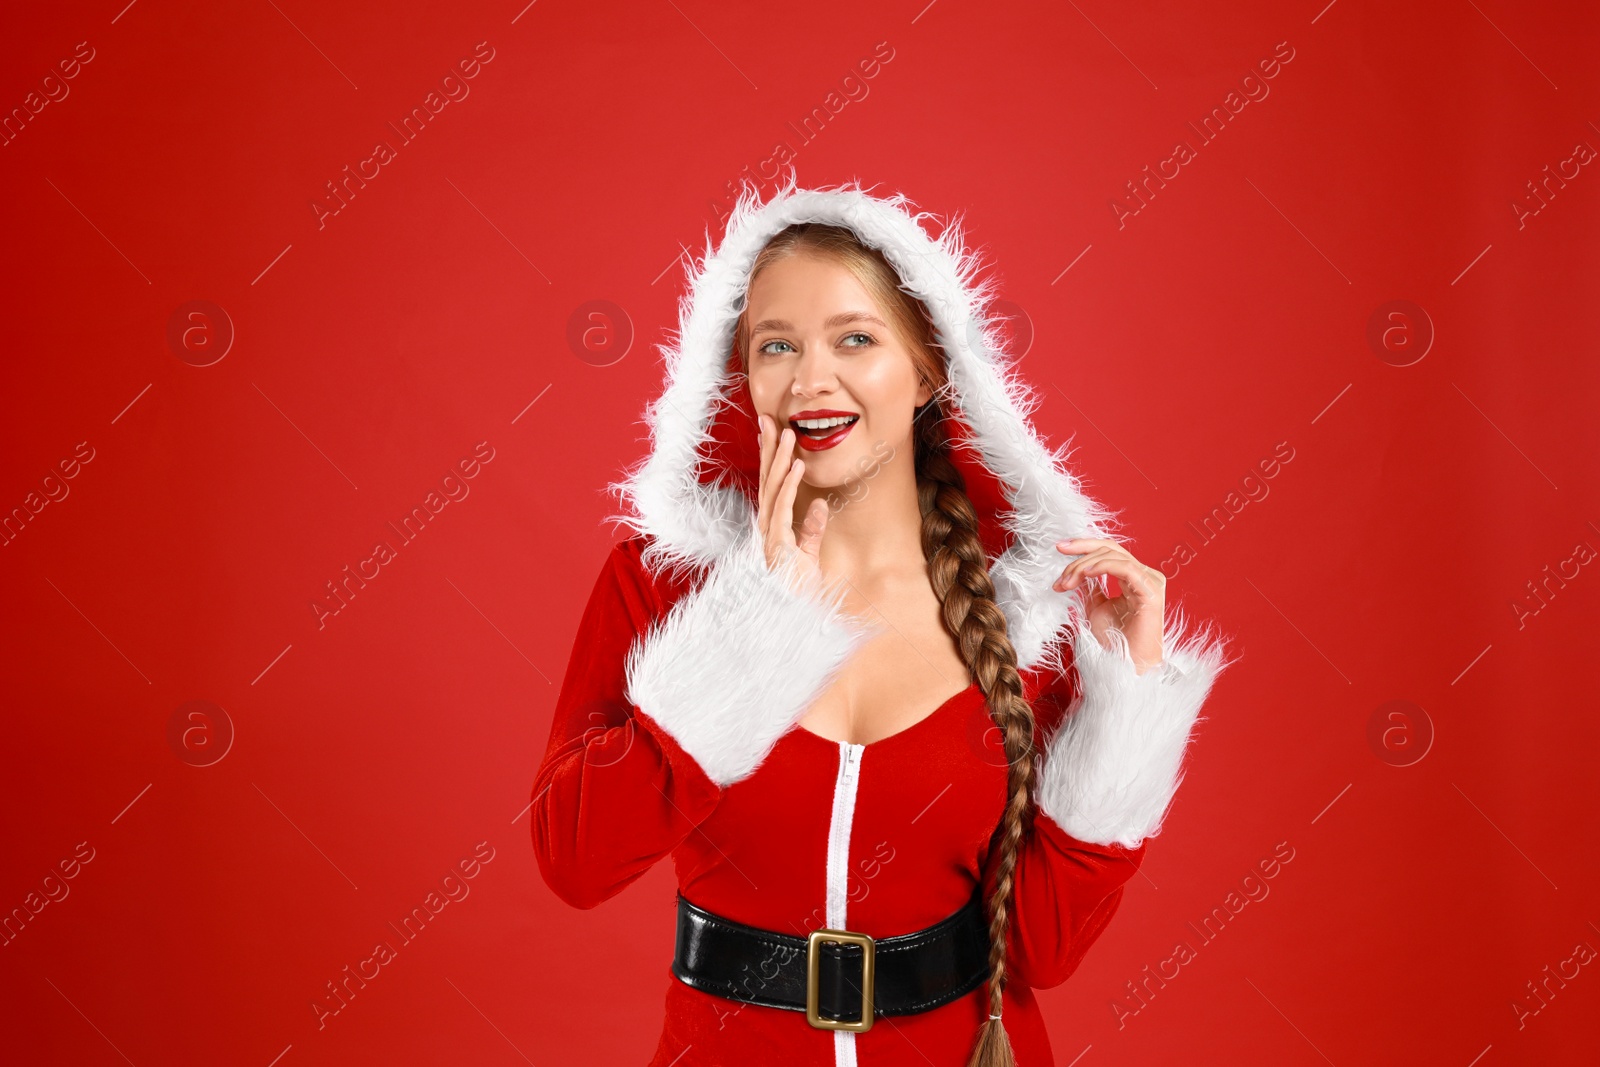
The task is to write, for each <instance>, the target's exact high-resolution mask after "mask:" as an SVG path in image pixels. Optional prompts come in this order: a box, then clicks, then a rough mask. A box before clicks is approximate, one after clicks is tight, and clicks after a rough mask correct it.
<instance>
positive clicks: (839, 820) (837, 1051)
mask: <svg viewBox="0 0 1600 1067" xmlns="http://www.w3.org/2000/svg"><path fill="white" fill-rule="evenodd" d="M866 751H867V746H865V745H852V744H850V743H848V742H845V741H841V742H839V775H838V777H837V778H836V779H835V780H834V784H833V814H832V816H831V818H830V819H829V821H828V893H827V905H826V911H827V918H826V920H825V922H826V925H827V927H828V928H829V929H830V930H848V929H849V927H848V926H847V925H846V923H848V922H849V920H850V916H849V907H850V830H851V827H852V826H853V825H854V823H855V817H856V786H857V784H858V783H859V782H860V780H861V757H862V755H863V754H864V753H865V752H866ZM833 1061H834V1063H835V1064H836V1067H856V1035H855V1033H854V1032H853V1031H850V1030H835V1031H834V1032H833Z"/></svg>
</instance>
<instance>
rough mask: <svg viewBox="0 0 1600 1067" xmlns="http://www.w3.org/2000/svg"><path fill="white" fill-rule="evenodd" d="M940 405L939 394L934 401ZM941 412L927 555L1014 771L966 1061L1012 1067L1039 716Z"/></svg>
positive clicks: (931, 451) (921, 443) (921, 445)
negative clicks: (973, 1037) (1009, 987)
mask: <svg viewBox="0 0 1600 1067" xmlns="http://www.w3.org/2000/svg"><path fill="white" fill-rule="evenodd" d="M929 403H930V404H933V405H936V404H937V402H936V401H930V402H929ZM938 414H939V412H938V411H937V409H935V410H931V411H928V412H925V413H924V414H923V415H922V416H921V417H919V418H918V420H917V435H916V439H917V494H918V500H919V502H920V504H921V507H922V552H923V555H924V556H926V557H927V560H928V575H929V578H930V579H931V580H932V582H933V589H934V592H935V593H937V594H938V596H939V600H940V602H941V603H942V605H943V612H944V624H945V627H946V628H947V629H948V630H949V631H950V633H951V635H952V636H953V637H955V639H956V641H957V643H958V644H959V645H960V648H961V655H962V658H963V659H965V660H966V662H967V666H968V668H969V669H970V670H971V671H972V675H973V678H974V679H975V680H976V681H977V683H978V685H979V687H980V688H982V690H983V693H984V696H985V697H986V698H987V699H988V704H989V713H990V716H991V717H992V718H993V719H994V722H995V724H996V725H997V726H999V727H1000V730H1001V731H1002V733H1003V734H1004V737H1005V750H1006V763H1007V766H1008V767H1009V768H1010V772H1009V779H1008V793H1007V801H1006V808H1005V813H1004V815H1003V816H1002V817H1001V821H1000V832H999V837H1000V841H999V848H1000V861H999V868H998V872H997V875H996V880H995V885H994V890H993V892H992V893H991V894H990V896H989V901H988V905H989V1011H988V1016H989V1017H988V1018H987V1019H986V1020H985V1021H984V1023H983V1026H982V1028H981V1029H980V1030H979V1032H978V1040H977V1043H976V1044H975V1045H974V1047H973V1050H972V1058H971V1059H970V1060H969V1061H968V1067H1014V1064H1015V1063H1016V1059H1015V1057H1014V1056H1013V1054H1012V1051H1011V1039H1010V1037H1008V1036H1007V1034H1006V1029H1005V1024H1004V1023H1003V1022H1002V1021H1001V1020H1000V1014H1001V1003H1002V994H1003V992H1004V990H1005V984H1006V980H1007V978H1008V975H1007V972H1006V936H1007V931H1008V929H1009V927H1010V923H1011V903H1012V901H1011V896H1012V892H1011V891H1012V885H1013V875H1014V874H1015V872H1016V868H1017V854H1018V852H1019V850H1020V849H1021V846H1022V839H1023V837H1024V836H1025V835H1026V833H1027V832H1028V829H1029V826H1030V824H1031V822H1032V818H1033V781H1034V774H1035V769H1036V767H1035V761H1034V717H1033V707H1032V705H1030V704H1029V703H1028V701H1027V699H1026V698H1025V697H1024V695H1023V688H1022V676H1021V675H1020V674H1019V673H1018V670H1017V652H1016V649H1015V648H1013V647H1012V644H1011V641H1010V639H1009V638H1008V637H1007V636H1006V618H1005V614H1004V613H1003V612H1002V611H1001V610H1000V605H999V602H998V601H996V599H995V591H994V583H993V582H992V581H991V580H990V578H989V563H988V557H987V555H986V554H985V552H984V549H983V545H982V543H981V542H980V541H979V539H978V520H977V513H976V512H975V511H974V509H973V507H972V501H971V499H969V498H968V496H967V492H966V484H965V481H964V480H963V479H962V477H961V472H960V471H958V470H957V469H956V467H955V464H953V463H952V462H951V461H950V457H949V451H948V449H949V445H948V443H947V442H946V441H945V440H944V433H943V430H942V428H941V427H942V424H941V420H940V419H939V418H938V417H937V416H938Z"/></svg>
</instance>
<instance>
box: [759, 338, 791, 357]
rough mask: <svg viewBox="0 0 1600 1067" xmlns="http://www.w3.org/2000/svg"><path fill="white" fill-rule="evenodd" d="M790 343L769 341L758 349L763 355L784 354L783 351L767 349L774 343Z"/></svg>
mask: <svg viewBox="0 0 1600 1067" xmlns="http://www.w3.org/2000/svg"><path fill="white" fill-rule="evenodd" d="M788 344H789V342H788V341H768V342H767V343H766V344H764V345H762V346H761V347H760V348H758V349H756V351H758V352H760V353H762V354H763V355H768V356H779V355H782V354H783V353H781V352H768V351H767V349H768V348H769V347H770V346H772V345H788ZM789 347H791V348H792V347H794V346H792V345H790V346H789Z"/></svg>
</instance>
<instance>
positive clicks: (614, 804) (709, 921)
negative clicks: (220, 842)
mask: <svg viewBox="0 0 1600 1067" xmlns="http://www.w3.org/2000/svg"><path fill="white" fill-rule="evenodd" d="M906 204H907V201H906V200H905V198H904V197H901V196H895V197H891V198H887V199H879V198H875V197H872V196H871V195H869V194H868V193H867V192H865V191H864V190H862V189H861V188H860V187H859V185H854V184H851V185H844V186H838V187H832V188H826V189H810V190H800V189H796V188H795V186H794V181H793V179H792V178H791V179H790V182H789V184H788V186H787V187H786V188H784V189H782V190H781V191H779V192H778V193H777V194H775V195H774V196H773V197H772V198H771V199H770V200H768V201H767V202H766V203H760V202H758V199H757V196H756V194H755V192H754V190H746V192H745V193H744V195H743V196H741V197H740V200H739V203H738V205H737V206H736V208H735V209H734V212H733V214H732V215H731V216H730V219H729V222H728V227H727V233H726V236H725V238H724V240H723V242H722V244H721V247H720V248H718V249H717V250H716V251H714V252H710V253H709V254H708V256H707V258H706V259H705V260H704V261H703V262H702V263H701V264H700V265H699V269H698V271H697V272H695V273H694V276H693V278H692V285H691V293H690V295H689V297H688V298H687V299H686V300H685V301H684V302H683V305H682V313H683V314H682V323H681V326H680V330H679V337H678V344H677V346H676V349H675V350H672V351H668V352H667V353H666V355H667V368H668V369H667V385H666V391H665V393H664V394H663V395H662V396H661V398H660V399H659V400H658V401H656V402H655V403H654V404H652V405H651V407H650V409H649V411H648V412H647V415H648V419H649V423H650V426H651V428H652V431H653V448H652V451H651V454H650V455H649V457H647V458H646V459H645V460H644V461H643V462H641V463H640V464H639V465H638V466H637V467H636V468H635V469H633V470H632V471H631V472H630V473H629V475H628V477H627V478H626V480H625V481H623V482H622V483H619V484H618V485H617V486H614V488H616V489H618V490H620V491H621V493H622V495H623V497H624V499H625V500H626V501H627V503H628V504H629V505H631V506H630V509H629V511H630V513H629V514H626V515H622V516H619V517H620V518H621V519H622V520H623V521H625V522H626V523H628V524H629V525H630V526H631V528H632V529H633V531H634V534H633V536H631V537H629V538H628V539H626V540H624V541H622V542H621V543H620V544H618V545H617V546H616V547H615V548H614V550H613V551H612V552H611V555H610V557H609V559H608V560H607V561H606V564H605V566H604V568H603V570H602V572H601V574H600V577H599V580H598V582H597V583H596V585H595V588H594V592H593V594H592V596H591V598H590V601H589V604H588V607H587V609H586V610H585V613H584V616H583V620H582V623H581V626H580V629H579V633H578V638H577V644H576V647H575V648H574V650H573V653H572V659H571V662H570V664H569V667H568V670H567V674H566V678H565V681H564V683H563V686H562V690H561V695H560V697H559V699H558V702H557V707H556V712H555V722H554V725H553V728H552V732H551V738H550V745H549V749H548V751H547V753H546V756H545V759H544V764H543V766H542V767H541V769H540V771H539V774H538V778H537V781H536V783H535V786H534V798H535V799H534V809H533V810H534V818H533V839H534V845H535V849H536V851H537V854H538V859H539V865H540V870H541V872H542V873H543V875H544V878H545V880H546V881H547V882H548V883H549V885H550V886H551V888H552V889H553V890H554V891H555V892H556V893H557V894H558V895H559V896H560V897H561V898H562V899H564V900H566V901H567V902H568V903H570V904H572V905H574V906H577V907H582V908H590V907H594V906H595V905H597V904H599V903H601V902H602V901H604V900H606V899H608V898H609V897H611V896H613V895H614V894H616V893H617V892H619V891H620V890H622V889H623V888H624V887H625V886H627V885H628V884H629V883H631V882H632V881H633V880H635V879H636V878H638V877H639V876H640V875H641V874H643V873H644V872H645V871H646V870H647V869H648V868H649V867H650V866H651V865H652V864H654V863H655V862H656V861H657V860H659V859H661V858H662V857H664V856H666V855H668V854H671V855H672V857H673V860H674V862H675V865H676V869H677V874H678V884H679V898H678V941H677V951H676V954H675V958H674V960H673V963H672V967H671V978H670V979H669V981H668V989H667V1014H666V1022H665V1026H664V1028H663V1032H662V1035H661V1040H660V1043H659V1046H658V1048H657V1050H656V1054H655V1057H654V1059H653V1060H652V1063H653V1064H655V1065H660V1067H665V1065H667V1064H674V1065H677V1067H690V1065H692V1064H710V1063H746V1062H772V1061H778V1062H783V1063H805V1064H811V1063H815V1064H823V1063H836V1064H850V1063H856V1062H858V1059H859V1062H862V1063H865V1064H869V1065H878V1064H899V1063H907V1064H912V1063H914V1064H919V1065H922V1064H928V1063H933V1064H962V1063H968V1062H970V1063H972V1064H975V1065H982V1067H993V1065H1002V1064H1009V1063H1012V1062H1017V1063H1021V1064H1023V1065H1024V1067H1036V1065H1040V1067H1042V1065H1046V1064H1049V1063H1051V1062H1053V1060H1052V1054H1051V1050H1050V1043H1049V1039H1048V1037H1047V1035H1046V1032H1045V1026H1044V1021H1043V1019H1042V1017H1041V1016H1040V1013H1039V1009H1038V1006H1037V1004H1036V1002H1035V1000H1034V998H1033V995H1032V992H1031V989H1032V988H1037V987H1049V986H1054V985H1057V984H1059V983H1060V982H1063V981H1065V980H1066V978H1067V977H1068V976H1069V975H1070V974H1071V973H1072V972H1073V970H1074V969H1075V968H1076V967H1077V965H1078V963H1079V961H1080V960H1081V959H1082V958H1083V955H1084V953H1085V952H1086V951H1087V950H1088V948H1089V946H1090V945H1091V944H1092V943H1093V941H1094V940H1095V938H1096V937H1098V936H1099V934H1100V931H1101V930H1103V929H1104V928H1105V925H1106V923H1108V922H1109V921H1110V920H1111V917H1112V915H1113V914H1114V913H1115V911H1116V909H1117V906H1118V904H1119V903H1120V901H1121V897H1122V887H1123V885H1124V883H1125V882H1126V881H1127V880H1128V879H1129V878H1130V877H1131V876H1132V875H1133V873H1134V872H1135V870H1136V869H1137V868H1138V865H1139V863H1140V862H1141V861H1142V859H1143V856H1144V849H1145V840H1146V839H1147V838H1148V837H1150V836H1153V835H1154V834H1155V833H1156V832H1157V830H1158V829H1159V826H1160V822H1161V819H1162V817H1163V814H1164V813H1165V810H1166V808H1167V805H1168V803H1169V801H1170V800H1171V799H1172V796H1173V794H1174V792H1175V791H1176V789H1177V785H1178V782H1179V780H1180V778H1181V772H1180V768H1181V763H1182V759H1183V754H1184V749H1185V746H1186V744H1187V742H1188V739H1189V734H1190V729H1191V727H1192V726H1193V725H1194V723H1195V722H1196V720H1197V719H1198V716H1199V711H1200V707H1201V705H1202V703H1203V702H1204V700H1205V698H1206V696H1207V694H1208V692H1209V691H1210V689H1211V686H1212V683H1213V681H1214V680H1215V678H1216V676H1217V675H1218V674H1219V673H1220V672H1221V671H1222V670H1223V668H1224V667H1225V666H1226V665H1227V663H1226V661H1225V659H1224V649H1223V644H1222V641H1221V640H1220V639H1219V638H1217V637H1216V636H1214V635H1213V634H1212V633H1211V632H1209V631H1203V632H1194V633H1188V632H1186V629H1187V627H1186V624H1185V623H1184V621H1183V618H1182V616H1181V614H1180V613H1179V612H1178V611H1177V609H1175V608H1174V609H1173V611H1172V618H1171V619H1167V618H1165V616H1166V614H1167V610H1166V604H1165V579H1164V576H1163V575H1162V574H1161V572H1160V571H1159V570H1155V569H1152V568H1150V567H1147V566H1145V565H1143V564H1141V563H1140V562H1139V561H1138V560H1136V559H1135V558H1134V557H1133V556H1132V555H1131V554H1129V553H1128V551H1127V550H1126V549H1124V548H1122V547H1121V546H1120V545H1119V544H1118V543H1117V542H1116V541H1114V540H1111V539H1110V538H1108V537H1107V536H1106V528H1107V525H1108V523H1109V522H1110V517H1109V516H1108V515H1107V514H1106V513H1105V512H1104V511H1103V510H1102V509H1101V508H1100V507H1099V506H1098V505H1096V504H1095V503H1094V502H1093V501H1091V500H1090V499H1088V498H1087V497H1086V496H1084V495H1083V494H1082V492H1081V491H1080V490H1079V488H1078V483H1077V480H1076V479H1075V478H1074V476H1073V475H1072V474H1071V473H1070V472H1069V471H1068V470H1067V469H1066V467H1065V465H1064V463H1063V461H1062V454H1061V453H1060V452H1054V451H1051V450H1048V449H1046V448H1045V446H1044V445H1043V443H1042V442H1041V441H1040V439H1039V438H1038V436H1037V435H1036V433H1035V432H1034V430H1033V428H1032V427H1031V425H1030V424H1029V422H1028V420H1027V418H1026V415H1025V412H1026V411H1027V410H1029V409H1030V404H1031V398H1030V396H1029V395H1028V394H1027V392H1026V391H1025V387H1024V386H1023V385H1022V384H1021V382H1020V380H1019V379H1018V378H1017V377H1015V376H1014V373H1013V371H1012V369H1011V364H1010V361H1009V360H1007V359H1006V358H1005V357H1003V356H1002V355H1001V354H1000V353H999V352H998V351H996V350H995V348H994V346H995V344H997V343H998V341H999V337H998V335H997V333H996V332H995V331H994V329H993V327H992V326H991V320H990V319H989V318H988V316H987V312H986V308H987V304H988V298H989V291H988V286H987V285H986V284H976V283H974V281H973V277H972V276H973V274H974V273H975V271H976V268H977V263H976V258H975V256H973V255H972V254H970V253H968V252H967V251H965V250H964V248H963V245H962V237H961V234H960V231H959V227H958V226H957V225H951V226H947V227H946V228H945V229H944V230H943V232H942V234H941V235H940V236H939V237H938V238H932V237H930V236H929V235H928V234H927V233H926V232H925V231H924V229H923V228H922V225H921V219H922V218H923V217H924V216H922V215H915V216H914V215H912V214H911V213H910V212H909V211H908V210H907V208H906ZM1105 576H1112V577H1115V578H1116V579H1117V582H1118V583H1119V587H1120V591H1119V594H1118V595H1117V596H1110V595H1109V590H1108V589H1104V588H1101V584H1100V583H1101V582H1102V581H1103V580H1104V577H1105ZM802 1012H803V1013H804V1014H801V1013H802ZM1013 1057H1014V1061H1013Z"/></svg>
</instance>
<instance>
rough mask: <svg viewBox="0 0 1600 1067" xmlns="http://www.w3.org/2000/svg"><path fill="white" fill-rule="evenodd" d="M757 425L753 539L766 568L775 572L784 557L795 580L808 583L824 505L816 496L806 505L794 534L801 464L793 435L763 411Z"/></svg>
mask: <svg viewBox="0 0 1600 1067" xmlns="http://www.w3.org/2000/svg"><path fill="white" fill-rule="evenodd" d="M757 418H758V419H759V421H760V423H761V485H760V489H759V491H758V493H757V497H758V502H759V503H758V507H757V509H756V527H757V536H759V537H760V538H761V543H762V545H763V546H764V547H765V548H766V553H767V566H768V567H771V568H773V569H777V567H778V565H779V564H780V563H781V562H782V561H783V560H784V559H785V558H792V559H793V561H794V566H795V568H796V576H797V577H801V578H803V579H806V580H810V581H813V582H815V581H818V580H820V579H821V577H822V560H821V552H822V535H823V533H824V532H825V531H826V530H827V528H828V502H827V500H825V499H823V498H821V497H818V498H817V499H816V500H813V501H812V502H811V507H810V508H809V509H808V510H807V512H806V515H805V519H804V522H803V523H799V524H798V525H800V532H799V535H798V536H797V535H796V534H795V526H796V525H797V523H796V520H795V517H794V501H795V496H796V494H797V493H798V492H799V490H800V479H801V477H802V476H803V475H804V474H805V460H803V459H797V458H795V444H794V442H795V432H794V430H793V429H792V428H791V427H788V426H785V427H783V428H782V430H780V429H779V428H778V424H777V421H776V420H774V419H773V418H772V417H771V416H769V415H766V414H765V413H763V414H761V415H758V416H757Z"/></svg>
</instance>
